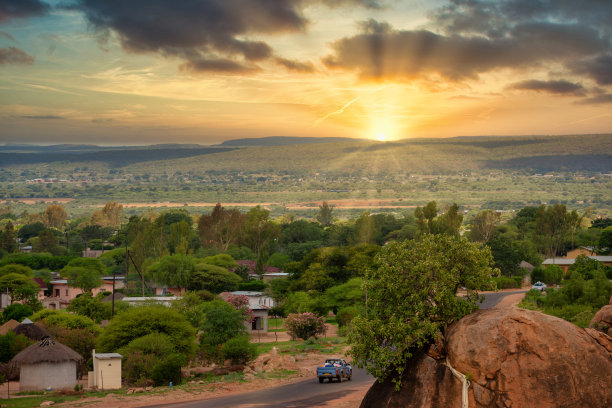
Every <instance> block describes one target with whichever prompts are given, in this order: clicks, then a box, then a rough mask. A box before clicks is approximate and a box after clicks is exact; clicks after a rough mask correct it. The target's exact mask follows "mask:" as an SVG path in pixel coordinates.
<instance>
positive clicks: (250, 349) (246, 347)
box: [223, 336, 257, 364]
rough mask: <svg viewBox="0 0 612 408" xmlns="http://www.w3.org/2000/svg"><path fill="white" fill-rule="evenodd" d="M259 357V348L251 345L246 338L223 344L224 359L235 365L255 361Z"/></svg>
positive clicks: (230, 340)
mask: <svg viewBox="0 0 612 408" xmlns="http://www.w3.org/2000/svg"><path fill="white" fill-rule="evenodd" d="M256 355H257V347H256V346H255V345H254V344H251V343H249V338H248V337H246V336H238V337H234V338H233V339H229V340H228V341H226V342H225V343H224V344H223V358H224V359H225V360H232V363H233V364H244V363H246V362H248V361H251V360H253V359H254V358H255V357H256Z"/></svg>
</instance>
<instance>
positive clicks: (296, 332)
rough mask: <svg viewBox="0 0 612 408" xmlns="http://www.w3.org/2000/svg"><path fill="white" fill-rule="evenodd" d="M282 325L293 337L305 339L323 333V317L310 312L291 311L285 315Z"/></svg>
mask: <svg viewBox="0 0 612 408" xmlns="http://www.w3.org/2000/svg"><path fill="white" fill-rule="evenodd" d="M283 325H284V326H285V327H286V328H287V332H288V333H289V335H290V336H291V337H293V338H299V339H304V340H306V339H308V338H310V337H315V338H316V337H317V335H320V334H324V333H325V318H324V317H319V316H317V315H315V314H314V313H310V312H306V313H291V314H289V316H287V318H286V319H285V321H284V322H283Z"/></svg>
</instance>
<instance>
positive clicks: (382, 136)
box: [375, 133, 387, 142]
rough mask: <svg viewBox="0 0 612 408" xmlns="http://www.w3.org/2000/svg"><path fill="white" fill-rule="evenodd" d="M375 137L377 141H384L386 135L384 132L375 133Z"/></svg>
mask: <svg viewBox="0 0 612 408" xmlns="http://www.w3.org/2000/svg"><path fill="white" fill-rule="evenodd" d="M375 139H376V140H378V141H379V142H384V141H386V140H387V135H385V134H384V133H377V134H376V137H375Z"/></svg>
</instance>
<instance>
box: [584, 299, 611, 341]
mask: <svg viewBox="0 0 612 408" xmlns="http://www.w3.org/2000/svg"><path fill="white" fill-rule="evenodd" d="M589 327H590V328H592V329H596V330H599V331H600V332H602V333H606V334H607V335H608V336H612V305H606V306H604V307H602V308H601V309H599V311H598V312H597V313H595V316H593V319H592V320H591V323H590V324H589Z"/></svg>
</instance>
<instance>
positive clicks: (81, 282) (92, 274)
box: [62, 266, 103, 293]
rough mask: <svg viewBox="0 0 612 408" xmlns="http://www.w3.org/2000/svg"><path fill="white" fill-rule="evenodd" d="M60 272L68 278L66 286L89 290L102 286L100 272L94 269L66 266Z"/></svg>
mask: <svg viewBox="0 0 612 408" xmlns="http://www.w3.org/2000/svg"><path fill="white" fill-rule="evenodd" d="M62 274H63V275H64V276H66V277H67V278H68V286H71V287H73V288H79V289H81V290H82V291H83V292H89V293H91V291H92V290H93V289H95V288H99V287H100V286H102V283H103V281H102V274H100V272H98V271H96V270H95V269H90V268H84V267H82V266H66V267H65V268H64V269H62Z"/></svg>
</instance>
